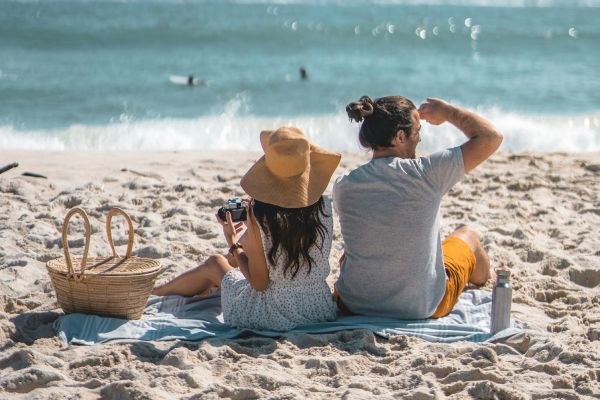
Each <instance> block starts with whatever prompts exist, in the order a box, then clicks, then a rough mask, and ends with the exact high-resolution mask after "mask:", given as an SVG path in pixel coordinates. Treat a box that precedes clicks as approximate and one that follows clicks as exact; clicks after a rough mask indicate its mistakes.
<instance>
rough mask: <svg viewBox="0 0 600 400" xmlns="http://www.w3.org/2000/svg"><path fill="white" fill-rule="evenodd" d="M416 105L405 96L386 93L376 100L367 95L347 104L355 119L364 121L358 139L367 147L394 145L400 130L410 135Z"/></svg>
mask: <svg viewBox="0 0 600 400" xmlns="http://www.w3.org/2000/svg"><path fill="white" fill-rule="evenodd" d="M415 108H416V107H415V105H414V103H413V102H412V101H410V100H409V99H407V98H406V97H404V96H386V97H381V98H379V99H375V101H373V100H371V98H370V97H369V96H363V97H361V98H360V100H358V101H354V102H352V103H350V104H348V105H347V106H346V113H348V117H350V119H351V120H354V121H356V122H361V121H363V123H362V125H361V127H360V132H359V134H358V140H359V141H360V144H361V145H362V146H363V147H369V148H371V149H377V148H382V147H392V139H394V137H395V136H396V134H397V133H398V131H399V130H403V131H404V133H406V136H410V134H411V133H412V127H413V120H412V110H414V109H415Z"/></svg>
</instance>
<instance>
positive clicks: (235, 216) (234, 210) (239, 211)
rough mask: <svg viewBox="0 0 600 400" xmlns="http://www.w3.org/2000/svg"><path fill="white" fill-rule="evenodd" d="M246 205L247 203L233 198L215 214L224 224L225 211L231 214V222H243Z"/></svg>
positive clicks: (225, 218) (225, 219)
mask: <svg viewBox="0 0 600 400" xmlns="http://www.w3.org/2000/svg"><path fill="white" fill-rule="evenodd" d="M246 205H248V203H247V202H246V201H245V200H242V199H238V198H237V197H234V198H232V199H229V200H227V203H226V204H225V205H224V206H223V207H221V208H219V211H218V212H217V214H218V215H219V218H221V219H222V220H223V221H225V222H227V217H226V216H225V213H226V212H227V211H229V212H230V213H231V221H233V222H239V221H245V220H246Z"/></svg>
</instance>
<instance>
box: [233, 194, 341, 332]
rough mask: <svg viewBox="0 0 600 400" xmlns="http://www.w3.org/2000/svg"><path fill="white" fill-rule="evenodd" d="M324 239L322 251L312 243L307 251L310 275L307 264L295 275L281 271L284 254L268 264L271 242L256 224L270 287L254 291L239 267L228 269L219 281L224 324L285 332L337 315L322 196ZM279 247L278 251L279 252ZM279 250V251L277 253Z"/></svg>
mask: <svg viewBox="0 0 600 400" xmlns="http://www.w3.org/2000/svg"><path fill="white" fill-rule="evenodd" d="M324 203H325V207H324V210H325V214H326V215H327V216H326V217H322V218H324V220H323V224H324V225H325V228H326V232H325V239H324V241H323V246H322V250H319V248H318V247H317V246H313V247H312V248H311V249H310V251H309V254H310V256H311V257H312V259H313V261H314V263H313V265H312V269H311V271H310V274H309V273H307V272H308V266H307V265H304V264H303V265H301V266H300V269H299V270H298V273H297V274H296V276H295V277H294V278H293V279H292V278H290V273H287V274H286V275H285V276H284V274H283V266H284V261H285V259H286V257H285V256H284V255H282V256H280V257H276V260H277V261H278V262H277V265H271V264H270V262H269V259H268V256H267V254H268V251H269V249H270V248H271V247H272V241H271V238H270V237H269V236H266V235H265V233H264V231H263V230H262V228H261V227H260V225H259V228H260V233H261V237H262V241H263V247H264V249H265V257H266V258H267V267H268V268H269V286H268V287H267V289H266V290H264V291H262V292H259V291H257V290H254V289H253V288H252V286H251V285H250V283H249V282H248V281H247V280H246V278H245V277H244V275H243V274H242V273H241V272H240V271H239V269H234V270H233V271H230V272H228V273H227V274H226V275H225V276H224V277H223V281H222V282H221V307H222V309H223V318H224V320H225V323H227V324H229V325H231V326H235V327H240V328H252V329H268V330H275V331H288V330H290V329H293V328H294V327H296V326H298V325H303V324H310V323H315V322H322V321H331V320H333V319H335V317H336V305H335V303H334V301H333V298H332V295H331V290H330V288H329V286H328V285H327V282H326V279H327V276H328V275H329V253H330V251H331V240H332V236H333V218H332V216H331V215H332V212H331V203H330V201H329V199H325V202H324ZM280 251H281V250H279V252H280ZM279 252H278V253H279Z"/></svg>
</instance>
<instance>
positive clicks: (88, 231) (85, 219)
mask: <svg viewBox="0 0 600 400" xmlns="http://www.w3.org/2000/svg"><path fill="white" fill-rule="evenodd" d="M75 214H79V215H80V216H81V218H82V219H83V225H84V227H85V246H84V249H83V258H82V259H81V267H80V269H79V277H75V270H74V269H73V263H72V261H71V252H70V251H69V240H68V238H67V231H68V230H69V222H70V220H71V217H72V216H73V215H75ZM90 235H91V228H90V219H89V218H88V216H87V214H86V213H85V211H84V210H83V209H82V208H79V207H74V208H72V209H71V210H69V212H68V213H67V215H66V216H65V221H64V222H63V226H62V241H63V250H64V252H65V261H66V263H67V268H68V269H69V274H68V275H67V278H68V279H71V278H76V279H77V280H79V281H81V280H83V277H84V273H85V263H86V262H87V256H88V251H89V249H90Z"/></svg>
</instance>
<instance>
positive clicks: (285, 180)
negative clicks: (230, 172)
mask: <svg viewBox="0 0 600 400" xmlns="http://www.w3.org/2000/svg"><path fill="white" fill-rule="evenodd" d="M260 144H261V146H262V148H263V150H264V151H265V155H264V156H262V157H261V158H260V159H259V160H258V161H257V162H256V163H254V165H253V166H252V167H250V169H249V170H248V172H246V175H244V177H243V178H242V181H241V182H240V184H241V186H242V188H243V189H244V191H245V192H246V193H247V194H249V195H250V196H251V197H253V198H254V199H256V200H258V201H262V202H263V203H269V204H274V205H276V206H279V207H284V208H301V207H308V206H310V205H312V204H315V203H316V202H317V201H318V200H319V198H320V197H321V195H322V194H323V192H324V191H325V189H326V188H327V184H328V183H329V180H330V179H331V176H332V175H333V172H334V171H335V169H336V168H337V166H338V164H339V163H340V159H341V158H342V156H341V154H338V153H332V152H330V151H328V150H326V149H324V148H322V147H319V146H315V145H314V144H310V143H309V141H308V139H307V138H306V136H304V134H303V133H302V132H301V131H300V130H299V129H297V128H288V127H283V128H279V129H277V130H275V131H262V132H261V133H260Z"/></svg>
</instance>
